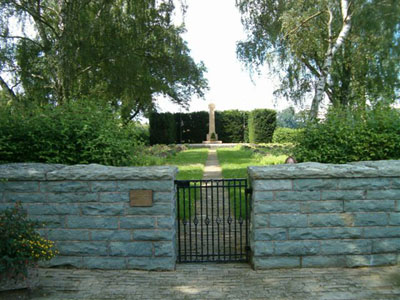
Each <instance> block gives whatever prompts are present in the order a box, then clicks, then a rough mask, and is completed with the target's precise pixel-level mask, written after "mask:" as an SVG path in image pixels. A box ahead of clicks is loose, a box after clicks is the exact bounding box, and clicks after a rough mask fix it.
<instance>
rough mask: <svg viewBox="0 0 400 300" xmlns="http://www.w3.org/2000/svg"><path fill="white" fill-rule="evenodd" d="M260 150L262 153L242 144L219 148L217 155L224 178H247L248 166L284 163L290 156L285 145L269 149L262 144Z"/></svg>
mask: <svg viewBox="0 0 400 300" xmlns="http://www.w3.org/2000/svg"><path fill="white" fill-rule="evenodd" d="M259 151H260V153H254V151H252V150H251V149H248V148H245V147H242V146H236V147H235V148H221V149H218V150H217V155H218V160H219V163H220V165H221V167H222V176H223V177H224V178H247V167H248V166H263V165H276V164H282V163H284V162H285V159H286V158H287V157H288V150H287V149H286V148H284V147H282V148H279V147H278V148H271V149H268V148H267V147H265V146H260V148H259Z"/></svg>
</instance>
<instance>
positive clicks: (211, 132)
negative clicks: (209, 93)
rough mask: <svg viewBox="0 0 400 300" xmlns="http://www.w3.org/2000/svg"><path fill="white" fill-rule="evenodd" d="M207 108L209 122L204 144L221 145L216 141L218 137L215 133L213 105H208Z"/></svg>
mask: <svg viewBox="0 0 400 300" xmlns="http://www.w3.org/2000/svg"><path fill="white" fill-rule="evenodd" d="M208 108H209V109H210V112H209V122H208V134H207V138H206V139H207V140H206V141H204V142H203V143H204V144H221V143H222V142H221V141H218V135H217V133H216V132H215V112H214V110H215V104H214V103H210V104H208Z"/></svg>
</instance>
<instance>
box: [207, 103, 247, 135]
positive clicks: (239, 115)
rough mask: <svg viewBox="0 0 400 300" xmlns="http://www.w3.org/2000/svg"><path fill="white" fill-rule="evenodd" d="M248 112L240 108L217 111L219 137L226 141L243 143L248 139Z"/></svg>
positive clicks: (216, 122) (216, 123)
mask: <svg viewBox="0 0 400 300" xmlns="http://www.w3.org/2000/svg"><path fill="white" fill-rule="evenodd" d="M247 118H248V113H247V112H245V111H240V110H225V111H216V112H215V129H216V131H217V134H218V139H219V140H220V141H223V142H224V143H243V142H245V141H246V131H247Z"/></svg>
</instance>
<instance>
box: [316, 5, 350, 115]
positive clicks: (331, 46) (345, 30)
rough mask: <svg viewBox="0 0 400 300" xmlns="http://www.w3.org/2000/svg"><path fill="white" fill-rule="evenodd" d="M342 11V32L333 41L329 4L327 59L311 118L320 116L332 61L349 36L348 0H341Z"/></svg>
mask: <svg viewBox="0 0 400 300" xmlns="http://www.w3.org/2000/svg"><path fill="white" fill-rule="evenodd" d="M341 11H342V20H343V25H342V29H341V30H340V33H339V35H338V37H337V39H336V41H335V43H333V41H332V19H333V13H332V9H331V7H330V5H329V4H328V12H329V21H328V40H329V42H328V49H327V51H326V54H325V61H324V65H323V67H322V70H321V76H320V77H319V78H318V82H317V85H316V91H315V96H314V99H313V101H312V104H311V112H310V119H311V120H316V119H317V117H318V112H319V105H320V104H321V102H322V100H323V99H324V95H325V87H326V82H327V78H328V76H329V72H330V69H331V66H332V61H333V59H334V57H335V54H336V52H337V50H338V49H339V48H340V47H341V46H342V44H343V43H344V40H345V38H346V37H347V36H348V34H349V32H350V29H351V23H350V20H351V15H350V14H349V3H348V0H341Z"/></svg>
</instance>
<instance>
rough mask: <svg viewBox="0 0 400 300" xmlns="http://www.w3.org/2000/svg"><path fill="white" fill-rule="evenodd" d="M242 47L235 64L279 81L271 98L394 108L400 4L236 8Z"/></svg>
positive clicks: (284, 2) (254, 1)
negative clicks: (243, 35) (243, 36)
mask: <svg viewBox="0 0 400 300" xmlns="http://www.w3.org/2000/svg"><path fill="white" fill-rule="evenodd" d="M236 4H237V6H238V8H239V10H240V12H241V13H242V23H243V24H244V27H245V29H246V30H247V34H248V37H247V40H246V41H242V42H239V43H238V47H237V54H238V57H239V58H240V59H241V60H242V61H243V62H244V63H245V64H246V65H247V66H248V67H249V68H250V69H256V70H259V69H260V67H261V66H263V65H264V64H265V63H267V64H268V65H269V66H270V69H271V70H272V72H273V73H274V74H277V75H279V76H280V77H281V82H282V84H281V86H280V88H279V89H278V90H277V91H276V93H277V94H279V95H282V96H285V97H287V98H289V99H290V100H292V101H293V102H294V103H298V102H301V101H303V100H304V98H305V97H306V96H308V95H310V94H312V93H314V97H313V104H312V113H311V115H312V117H314V118H315V117H316V115H317V113H318V106H319V104H320V102H321V99H323V98H324V96H325V95H326V96H327V97H328V98H329V100H330V102H331V103H332V104H333V105H334V106H348V105H361V106H362V105H365V104H366V103H368V102H375V101H392V102H393V101H394V100H395V99H396V98H398V92H399V86H400V77H399V73H400V65H399V64H398V61H399V59H400V47H398V45H399V41H400V26H399V24H400V2H399V1H396V0H358V1H355V0H346V1H343V0H340V1H339V0H334V1H333V0H332V1H328V0H317V1H306V0H296V1H295V0H289V1H288V0H237V1H236Z"/></svg>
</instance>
